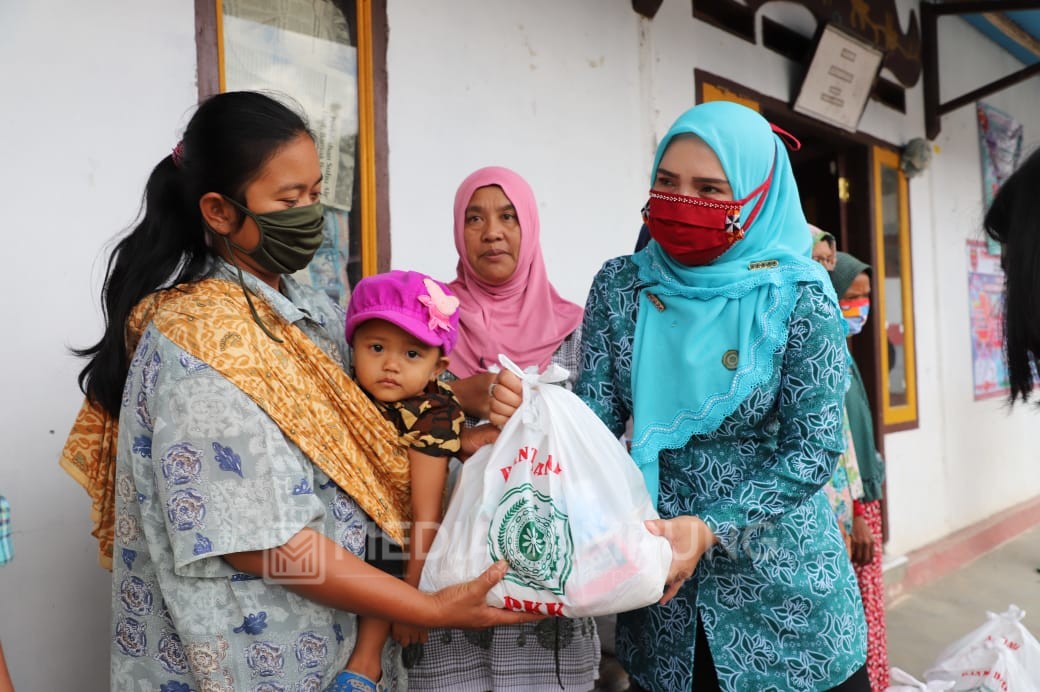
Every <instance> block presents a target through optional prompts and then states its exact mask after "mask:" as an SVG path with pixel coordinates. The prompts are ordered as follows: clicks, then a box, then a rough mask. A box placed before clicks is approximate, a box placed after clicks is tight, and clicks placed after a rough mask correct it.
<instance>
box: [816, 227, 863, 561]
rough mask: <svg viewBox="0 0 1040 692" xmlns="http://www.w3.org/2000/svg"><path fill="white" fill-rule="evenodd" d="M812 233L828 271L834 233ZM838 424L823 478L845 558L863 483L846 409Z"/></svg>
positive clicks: (850, 541)
mask: <svg viewBox="0 0 1040 692" xmlns="http://www.w3.org/2000/svg"><path fill="white" fill-rule="evenodd" d="M809 230H810V231H811V232H812V235H813V259H814V260H816V261H817V262H819V263H820V265H821V266H823V267H824V268H825V269H827V270H828V271H829V270H830V269H833V268H834V260H835V255H834V254H833V252H834V247H833V242H834V236H833V235H831V234H830V233H828V232H826V231H823V230H820V229H819V228H817V227H816V226H813V225H812V224H809ZM842 427H843V428H844V436H845V451H844V452H842V454H841V456H840V457H838V465H837V466H836V467H835V468H834V475H832V476H831V479H830V480H829V481H827V485H825V486H824V491H826V493H827V497H828V499H829V500H830V501H831V508H832V509H833V510H834V516H835V518H836V519H837V521H838V528H839V529H841V537H842V538H844V539H845V546H846V548H847V549H848V552H849V557H850V558H851V557H852V525H853V523H854V520H853V516H854V514H853V507H854V502H855V500H858V499H860V498H861V497H862V496H863V482H862V479H861V478H860V475H859V464H858V463H857V461H856V446H855V445H854V444H853V442H852V429H851V427H850V425H849V415H848V412H847V411H844V412H843V414H842Z"/></svg>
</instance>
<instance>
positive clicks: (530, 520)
mask: <svg viewBox="0 0 1040 692" xmlns="http://www.w3.org/2000/svg"><path fill="white" fill-rule="evenodd" d="M488 546H489V547H490V550H491V559H492V560H493V561H498V560H501V559H503V558H504V559H505V560H507V561H508V562H509V566H510V567H511V568H512V569H511V570H510V571H509V572H508V573H507V574H506V576H505V578H506V579H507V580H508V581H511V582H513V583H514V584H520V585H521V586H527V587H529V588H532V589H538V590H542V591H551V592H552V593H554V594H556V595H563V593H564V590H565V589H566V587H567V578H568V577H570V575H571V570H572V568H573V562H572V561H573V557H574V542H573V541H572V540H571V527H570V523H569V521H568V520H567V515H566V514H564V513H563V512H561V511H560V510H559V509H558V508H557V507H556V505H554V504H553V501H552V498H550V497H549V496H548V495H543V494H542V493H540V492H538V491H537V490H535V489H534V487H533V486H532V485H531V484H530V483H524V484H522V485H518V486H517V487H515V488H513V489H511V490H510V491H509V492H507V493H506V494H505V495H503V496H502V499H501V500H500V501H499V503H498V510H497V511H496V512H495V517H494V519H492V521H491V526H490V528H489V529H488Z"/></svg>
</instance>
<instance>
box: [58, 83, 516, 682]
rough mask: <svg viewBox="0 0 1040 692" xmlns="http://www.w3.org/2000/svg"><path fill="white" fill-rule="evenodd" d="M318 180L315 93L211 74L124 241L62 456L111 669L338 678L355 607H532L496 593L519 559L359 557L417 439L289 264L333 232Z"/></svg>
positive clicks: (385, 518)
mask: <svg viewBox="0 0 1040 692" xmlns="http://www.w3.org/2000/svg"><path fill="white" fill-rule="evenodd" d="M321 182H322V181H321V168H320V166H319V161H318V153H317V149H316V147H315V144H314V139H313V137H312V135H311V134H310V132H309V131H308V129H307V125H306V123H305V122H304V121H303V119H302V118H301V117H300V116H299V115H297V114H296V113H295V112H293V111H292V110H291V109H290V108H288V107H286V106H285V105H283V104H282V103H280V102H279V101H277V100H275V99H273V98H270V97H268V96H265V95H262V94H257V93H250V92H234V93H226V94H221V95H218V96H214V97H212V98H210V99H209V100H207V101H205V102H204V103H203V104H202V105H201V106H200V107H199V108H198V110H197V111H196V113H195V114H194V116H193V117H192V118H191V121H190V122H189V123H188V126H187V129H186V130H185V132H184V138H183V140H182V141H181V142H180V143H179V144H177V146H176V147H175V148H174V149H173V152H172V153H171V154H170V155H169V156H166V157H165V158H163V159H162V160H161V161H160V162H159V164H158V165H157V166H156V167H155V169H154V170H153V171H152V173H151V176H150V178H149V180H148V183H147V187H146V192H145V205H144V215H143V218H142V219H141V220H140V222H139V223H138V224H137V226H136V227H134V228H133V229H132V230H131V231H130V233H129V234H128V235H126V236H125V237H124V238H123V239H122V240H121V241H120V242H119V243H118V245H116V247H115V250H114V251H113V253H112V255H111V257H110V259H109V263H108V271H107V275H106V278H105V284H104V291H103V294H102V300H103V305H104V308H105V316H106V326H105V332H104V335H103V336H102V337H101V339H100V340H99V341H98V342H97V343H96V344H94V345H93V346H91V347H90V348H87V349H84V350H82V351H80V352H79V353H80V355H82V356H84V357H86V358H88V359H89V360H88V363H87V365H86V367H85V368H84V369H83V372H82V373H81V375H80V385H81V387H82V388H83V390H84V393H85V394H86V396H87V400H86V402H85V403H84V406H83V408H82V409H81V411H80V414H79V416H78V418H77V420H76V423H75V426H74V428H73V430H72V432H71V434H70V436H69V439H68V442H67V443H66V446H65V449H64V452H63V454H62V466H63V467H64V468H65V469H66V470H67V471H68V472H69V473H70V474H72V475H73V477H75V478H76V479H77V480H78V481H79V482H80V483H81V484H83V485H84V487H85V488H86V489H87V491H88V493H89V494H90V496H91V498H92V500H93V509H94V519H95V527H94V534H95V536H97V538H98V539H99V542H100V548H101V551H100V552H101V562H102V564H104V565H106V566H108V567H109V568H110V569H112V570H113V585H112V630H111V634H112V642H111V686H112V689H114V690H128V689H143V688H144V687H147V688H148V689H156V690H164V691H173V690H188V689H246V688H247V687H248V688H249V689H271V690H275V689H294V690H303V689H308V690H311V689H313V690H319V689H326V688H327V687H329V685H330V684H334V676H335V675H336V672H337V671H339V670H341V669H342V668H343V665H344V664H345V663H346V660H347V657H348V656H349V654H350V651H351V649H352V647H353V645H354V640H355V628H356V616H355V614H364V615H371V616H374V617H377V618H383V619H387V620H393V621H397V622H403V623H411V624H416V625H425V626H437V625H441V626H482V627H483V626H488V625H493V624H500V623H507V622H510V623H511V622H518V621H522V620H523V618H518V617H517V616H516V615H515V614H511V613H504V612H502V611H498V610H495V609H493V608H489V607H487V606H486V605H484V597H485V594H486V591H487V589H488V588H490V586H491V585H492V584H493V583H494V582H496V581H497V580H498V579H500V578H501V576H502V574H503V572H504V565H499V566H495V567H492V568H491V569H490V570H489V571H488V573H486V574H485V575H484V576H483V577H482V578H481V579H478V580H474V582H472V583H470V584H467V585H462V586H459V587H453V588H451V589H447V590H445V591H442V592H439V593H436V594H422V593H420V592H419V591H417V590H415V589H414V588H412V587H410V586H408V585H407V584H405V583H404V582H402V581H399V580H397V579H394V578H393V577H391V576H389V575H387V574H385V573H383V572H381V571H379V570H377V569H375V568H373V567H370V566H369V565H366V564H365V562H364V560H363V559H362V556H363V555H364V551H365V543H366V536H367V535H368V533H369V529H370V526H369V525H370V522H374V523H375V524H377V525H378V526H379V527H380V528H381V529H383V531H385V532H386V533H387V534H388V535H390V536H391V537H393V538H395V539H397V540H400V539H401V537H402V535H403V528H404V524H405V521H406V519H407V492H406V483H407V457H406V456H405V450H404V449H403V448H402V447H401V446H400V444H399V443H398V439H397V433H396V432H395V431H394V429H393V428H392V426H390V424H389V423H387V422H386V421H385V420H384V419H383V417H382V416H381V415H380V414H379V412H378V411H377V410H376V409H375V408H374V406H373V404H372V403H371V402H370V401H369V400H368V399H367V397H365V395H364V394H363V393H362V392H361V391H360V390H359V389H358V388H357V386H356V385H355V384H354V382H353V381H352V380H351V378H350V377H349V376H348V375H347V373H346V369H345V366H346V365H347V362H348V358H349V351H348V348H347V345H346V343H345V342H344V338H343V331H344V330H343V316H342V312H341V311H340V310H339V309H338V308H337V307H336V306H335V305H334V304H333V303H332V302H331V301H330V300H329V299H328V297H327V296H325V295H324V294H321V293H319V292H316V291H312V290H310V289H308V288H307V287H305V286H301V285H300V284H298V283H296V282H295V281H293V279H292V278H291V277H290V276H288V274H291V273H292V272H294V271H297V270H299V269H302V268H303V267H305V266H306V265H307V263H308V262H309V261H310V259H311V257H312V256H313V255H314V252H315V251H316V250H317V248H318V247H319V245H320V244H321V242H322V233H323V226H324V214H323V207H322V204H321V203H320V201H319V200H320V195H321ZM391 654H392V652H391V650H390V649H389V648H388V649H387V650H386V652H385V655H384V668H383V673H384V680H383V685H384V687H385V688H393V687H394V683H395V681H396V679H397V675H398V671H397V669H396V666H395V665H394V664H393V663H392V661H393V659H394V657H393V656H392V655H391Z"/></svg>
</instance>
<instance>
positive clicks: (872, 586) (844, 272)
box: [830, 252, 889, 692]
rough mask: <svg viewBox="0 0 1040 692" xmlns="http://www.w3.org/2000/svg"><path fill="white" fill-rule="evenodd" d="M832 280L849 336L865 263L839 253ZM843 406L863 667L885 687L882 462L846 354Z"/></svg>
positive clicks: (865, 297) (860, 320) (862, 317)
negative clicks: (855, 489) (855, 483)
mask: <svg viewBox="0 0 1040 692" xmlns="http://www.w3.org/2000/svg"><path fill="white" fill-rule="evenodd" d="M830 276H831V283H832V284H833V286H834V292H835V293H836V294H837V295H838V297H839V302H838V304H839V306H840V307H841V312H842V315H843V316H844V317H845V322H846V323H847V324H848V327H849V338H850V339H854V338H856V335H857V334H859V333H860V332H861V331H863V326H864V325H865V323H866V321H867V316H868V315H869V313H870V267H869V266H868V265H867V264H864V263H863V262H861V261H860V260H858V259H856V258H855V257H853V256H852V255H850V254H848V253H845V252H838V253H837V254H836V257H835V264H834V269H833V271H831V274H830ZM849 377H850V382H849V390H848V392H846V394H845V410H846V412H847V414H848V420H849V427H850V430H851V433H852V443H853V450H854V452H855V457H856V464H857V466H858V469H859V475H860V479H861V480H860V485H861V487H862V496H861V497H860V498H859V499H857V500H854V501H853V503H852V513H853V519H852V531H851V535H850V538H851V541H852V545H851V553H850V555H851V557H852V563H853V565H854V567H855V569H856V579H857V581H858V582H859V591H860V597H861V598H862V599H863V611H864V614H865V616H866V618H867V670H868V672H869V674H870V686H871V689H872V690H874V691H875V692H878V691H883V690H886V689H888V684H889V681H888V643H887V635H886V631H885V583H884V579H883V574H882V565H881V562H882V550H883V548H882V546H883V533H882V527H881V498H882V490H883V484H884V480H885V467H884V464H883V463H882V461H881V455H880V454H878V451H877V447H876V446H875V444H874V421H873V415H872V414H871V411H870V402H869V401H868V400H867V390H866V387H865V386H864V384H863V376H862V375H860V372H859V367H857V365H856V361H855V360H853V359H852V358H849Z"/></svg>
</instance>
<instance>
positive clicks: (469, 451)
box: [459, 423, 502, 461]
mask: <svg viewBox="0 0 1040 692" xmlns="http://www.w3.org/2000/svg"><path fill="white" fill-rule="evenodd" d="M501 432H502V431H501V430H499V429H498V428H496V427H495V426H493V425H491V424H490V423H485V424H484V425H478V426H476V427H475V428H463V429H462V437H461V439H460V443H461V444H462V449H461V450H459V458H460V459H462V460H463V461H465V460H466V459H468V458H470V457H471V456H473V455H474V454H475V453H476V451H477V450H478V449H480V448H481V447H483V446H484V445H490V444H494V443H495V440H497V439H498V436H499V434H500V433H501Z"/></svg>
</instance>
